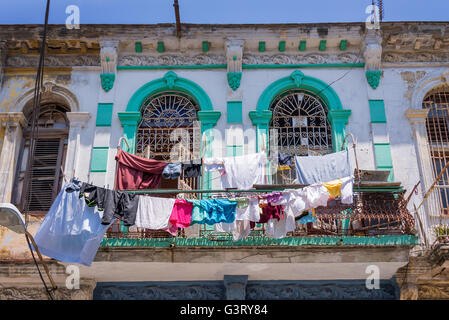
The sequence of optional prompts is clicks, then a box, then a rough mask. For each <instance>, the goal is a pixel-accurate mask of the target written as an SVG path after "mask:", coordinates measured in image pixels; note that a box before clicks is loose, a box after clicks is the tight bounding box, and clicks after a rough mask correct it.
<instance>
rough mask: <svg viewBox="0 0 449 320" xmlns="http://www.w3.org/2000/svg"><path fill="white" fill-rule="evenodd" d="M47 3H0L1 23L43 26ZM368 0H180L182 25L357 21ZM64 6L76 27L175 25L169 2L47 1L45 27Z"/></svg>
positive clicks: (409, 4) (443, 3)
mask: <svg viewBox="0 0 449 320" xmlns="http://www.w3.org/2000/svg"><path fill="white" fill-rule="evenodd" d="M45 4H46V0H0V8H1V9H0V24H23V23H30V24H37V23H43V21H44V13H45ZM369 4H371V0H340V1H338V0H312V1H310V0H307V1H306V0H179V5H180V12H181V22H185V23H214V24H220V23H312V22H360V21H365V20H366V17H367V16H368V15H367V14H366V13H365V8H366V6H367V5H369ZM68 5H77V6H78V7H79V8H80V21H81V24H84V23H85V24H87V23H104V24H114V23H123V24H130V23H132V24H134V23H135V24H153V23H167V22H168V23H172V22H175V15H174V9H173V0H52V1H51V9H50V18H49V23H65V20H66V17H67V14H66V13H65V8H66V7H67V6H68ZM384 7H385V18H384V21H449V0H425V1H422V0H384Z"/></svg>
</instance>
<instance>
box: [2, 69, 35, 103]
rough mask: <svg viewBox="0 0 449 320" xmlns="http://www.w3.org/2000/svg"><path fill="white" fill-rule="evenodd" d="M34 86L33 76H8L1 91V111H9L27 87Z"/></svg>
mask: <svg viewBox="0 0 449 320" xmlns="http://www.w3.org/2000/svg"><path fill="white" fill-rule="evenodd" d="M33 86H34V77H31V76H11V77H9V76H7V77H5V79H4V85H3V88H2V91H1V92H0V111H3V112H9V110H10V109H12V108H13V104H14V102H15V101H16V100H17V98H19V97H20V96H21V95H22V94H23V93H24V92H25V91H26V90H27V89H29V88H32V87H33Z"/></svg>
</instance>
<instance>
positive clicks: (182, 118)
mask: <svg viewBox="0 0 449 320" xmlns="http://www.w3.org/2000/svg"><path fill="white" fill-rule="evenodd" d="M199 110H200V108H199V106H198V104H197V103H196V102H195V100H194V99H193V98H192V97H190V96H188V95H186V94H184V93H181V92H177V91H172V92H170V91H167V92H162V93H158V94H156V95H152V96H150V97H148V98H147V99H146V100H145V101H144V103H143V105H142V107H141V113H142V121H141V123H140V124H139V127H138V129H137V143H136V154H137V155H139V156H142V157H146V158H151V159H155V160H164V161H167V162H177V161H186V160H194V159H196V158H198V157H199V147H200V143H199V139H200V136H201V128H200V126H199V122H198V121H197V118H198V116H197V112H198V111H199ZM178 182H179V184H181V185H179V184H178V185H177V186H176V185H174V183H175V182H173V181H169V180H168V181H167V180H164V179H163V181H162V188H165V187H167V188H169V187H175V188H177V187H179V188H183V189H189V188H194V187H196V179H188V180H185V179H183V177H182V176H181V179H180V180H179V181H178ZM183 183H184V184H187V186H184V185H182V184H183Z"/></svg>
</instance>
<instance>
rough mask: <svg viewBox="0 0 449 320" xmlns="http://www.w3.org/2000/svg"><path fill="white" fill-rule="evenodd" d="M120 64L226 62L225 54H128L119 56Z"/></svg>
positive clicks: (200, 63) (155, 64) (173, 64)
mask: <svg viewBox="0 0 449 320" xmlns="http://www.w3.org/2000/svg"><path fill="white" fill-rule="evenodd" d="M118 64H119V65H120V66H157V65H163V66H168V65H170V66H178V65H207V64H226V56H225V55H203V54H201V55H195V56H183V55H160V56H141V55H126V56H122V57H120V58H119V63H118Z"/></svg>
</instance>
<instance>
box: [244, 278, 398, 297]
mask: <svg viewBox="0 0 449 320" xmlns="http://www.w3.org/2000/svg"><path fill="white" fill-rule="evenodd" d="M379 287H380V289H378V290H370V289H367V288H366V284H365V282H362V281H335V282H328V283H325V282H322V283H319V281H311V282H310V283H306V281H292V282H291V283H277V282H276V281H273V283H270V281H261V282H260V283H251V282H249V283H248V285H247V287H246V300H330V299H331V300H352V299H362V300H368V299H369V300H371V299H376V300H384V299H386V300H392V299H396V298H397V297H396V287H395V285H394V284H393V283H392V282H391V281H389V280H381V281H380V286H379Z"/></svg>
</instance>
